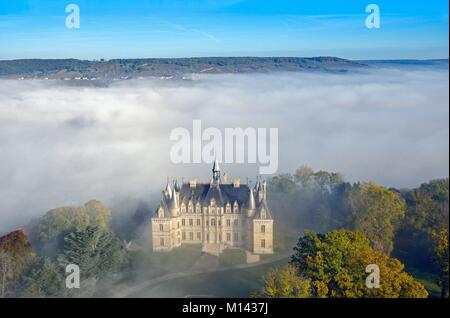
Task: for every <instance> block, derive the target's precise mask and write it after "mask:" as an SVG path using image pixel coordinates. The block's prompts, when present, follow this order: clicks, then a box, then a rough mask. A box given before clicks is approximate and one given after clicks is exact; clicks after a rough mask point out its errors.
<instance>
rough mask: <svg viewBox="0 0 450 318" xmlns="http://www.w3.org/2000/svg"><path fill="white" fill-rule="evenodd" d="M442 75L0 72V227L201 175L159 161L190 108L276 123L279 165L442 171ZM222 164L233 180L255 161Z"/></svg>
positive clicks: (356, 176) (251, 122) (187, 121)
mask: <svg viewBox="0 0 450 318" xmlns="http://www.w3.org/2000/svg"><path fill="white" fill-rule="evenodd" d="M448 84H449V83H448V69H446V70H439V69H438V70H436V69H432V70H424V69H421V70H414V69H406V70H395V69H389V70H388V69H378V70H372V71H368V72H367V73H363V74H340V75H338V74H307V73H284V74H246V75H197V76H195V80H192V81H181V80H180V81H175V80H174V81H163V80H159V79H153V80H152V79H147V80H133V81H123V82H118V83H115V84H113V85H111V86H110V87H108V88H93V87H90V88H89V87H73V86H68V85H62V84H61V83H57V82H51V81H31V80H30V81H13V80H2V81H0V197H1V198H2V199H1V200H0V234H1V233H2V232H4V231H7V230H10V229H11V228H12V227H16V226H19V225H21V224H26V223H27V222H28V220H29V219H30V218H31V217H33V216H39V215H42V214H44V213H45V212H46V211H47V210H49V209H51V208H53V207H57V206H61V205H69V204H70V205H80V204H82V203H84V202H85V201H87V200H89V199H92V198H95V199H98V200H101V201H104V202H105V203H106V204H109V205H112V204H114V202H115V200H117V198H120V197H131V198H142V199H147V200H149V199H150V198H152V197H155V194H156V195H157V194H158V193H159V191H160V190H161V189H162V188H163V186H164V183H165V180H166V177H167V176H170V177H171V178H172V177H180V178H181V177H184V178H185V180H187V179H189V178H191V177H196V178H197V179H199V180H202V179H203V180H209V178H210V168H211V167H210V165H208V164H189V165H174V164H172V163H171V162H170V157H169V155H170V147H171V145H172V144H173V142H171V141H170V140H169V135H170V132H171V130H172V129H174V128H176V127H185V128H187V129H189V130H190V131H192V120H193V119H200V120H202V125H203V127H204V128H206V127H210V126H212V127H217V128H220V129H223V128H225V127H232V128H234V127H242V128H246V127H254V128H263V127H265V128H271V127H275V128H278V130H279V156H278V157H279V169H278V172H279V173H281V172H293V171H294V170H295V169H296V168H297V167H298V166H299V165H300V164H308V165H311V166H313V167H314V168H315V169H324V170H331V171H339V172H341V173H343V174H344V176H345V177H346V179H347V180H350V181H356V180H371V181H375V182H378V183H381V184H383V185H386V186H395V187H413V186H418V185H419V184H420V183H422V182H425V181H427V180H429V179H432V178H438V177H447V176H448V173H449V172H448V165H449V119H448V117H449V108H448V102H449V91H448ZM223 170H224V171H226V172H228V173H229V175H230V177H240V178H241V179H243V180H245V178H246V177H250V178H254V176H255V175H256V174H257V173H258V172H257V171H258V165H257V164H251V165H246V164H234V165H225V166H224V167H223ZM156 203H157V202H155V204H156ZM155 207H156V206H155Z"/></svg>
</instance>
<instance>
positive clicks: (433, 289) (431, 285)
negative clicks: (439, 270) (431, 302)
mask: <svg viewBox="0 0 450 318" xmlns="http://www.w3.org/2000/svg"><path fill="white" fill-rule="evenodd" d="M407 272H408V273H409V274H411V275H412V276H413V277H414V278H415V279H417V280H418V281H419V282H420V283H422V284H423V285H424V286H425V288H426V289H427V291H428V293H429V297H431V298H439V297H440V296H441V288H440V287H439V286H438V284H437V283H436V280H437V277H436V275H435V274H433V273H428V272H423V271H420V270H418V269H416V268H409V269H407Z"/></svg>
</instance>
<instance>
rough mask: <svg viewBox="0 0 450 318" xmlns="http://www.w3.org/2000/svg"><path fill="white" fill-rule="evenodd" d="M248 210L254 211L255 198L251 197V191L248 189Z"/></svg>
mask: <svg viewBox="0 0 450 318" xmlns="http://www.w3.org/2000/svg"><path fill="white" fill-rule="evenodd" d="M247 208H248V209H249V210H255V196H254V195H253V189H250V194H249V197H248V207H247Z"/></svg>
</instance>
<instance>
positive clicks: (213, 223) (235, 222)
mask: <svg viewBox="0 0 450 318" xmlns="http://www.w3.org/2000/svg"><path fill="white" fill-rule="evenodd" d="M186 221H188V224H189V226H194V219H181V225H183V226H185V225H186ZM217 224H218V225H219V226H222V221H221V220H218V221H217ZM196 225H197V226H201V225H202V220H201V219H196ZM238 225H239V221H238V220H237V219H235V220H233V226H238ZM206 226H209V220H206ZM211 226H216V219H211ZM226 226H231V220H230V219H227V220H226Z"/></svg>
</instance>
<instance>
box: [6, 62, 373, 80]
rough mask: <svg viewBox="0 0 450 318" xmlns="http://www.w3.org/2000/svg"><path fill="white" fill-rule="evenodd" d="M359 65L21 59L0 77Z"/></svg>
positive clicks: (167, 74) (336, 69)
mask: <svg viewBox="0 0 450 318" xmlns="http://www.w3.org/2000/svg"><path fill="white" fill-rule="evenodd" d="M364 66H365V65H364V64H363V63H359V62H354V61H350V60H346V59H341V58H337V57H310V58H305V57H193V58H141V59H112V60H100V61H97V60H94V61H89V60H77V59H22V60H3V61H0V76H3V77H5V76H6V77H20V76H23V77H37V78H42V77H49V78H59V79H64V78H70V79H75V78H78V77H81V79H83V78H88V79H92V78H94V79H100V78H117V79H124V78H127V77H136V76H144V77H145V76H163V77H170V76H180V75H183V74H192V73H252V72H258V73H264V72H273V71H305V70H308V71H314V70H319V71H332V72H339V71H346V70H348V69H350V68H359V67H364Z"/></svg>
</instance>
